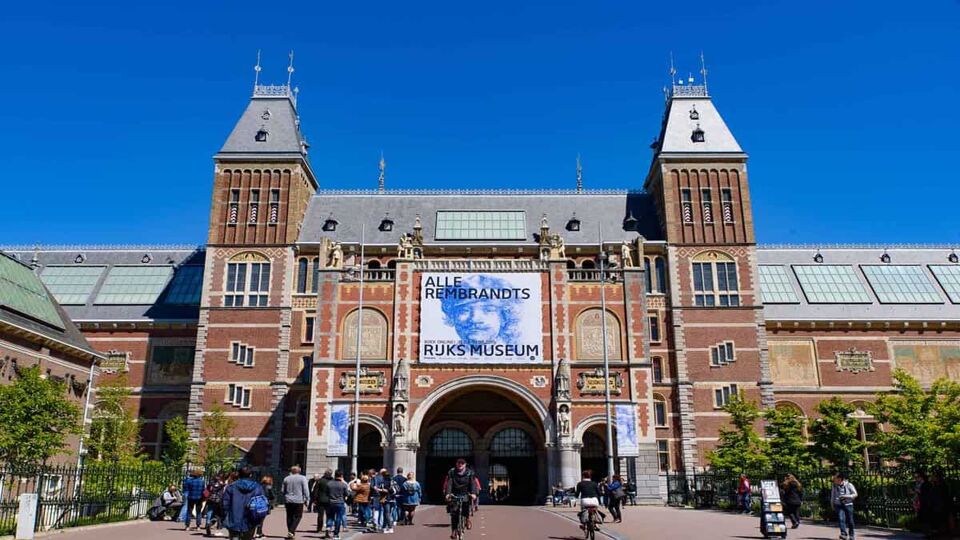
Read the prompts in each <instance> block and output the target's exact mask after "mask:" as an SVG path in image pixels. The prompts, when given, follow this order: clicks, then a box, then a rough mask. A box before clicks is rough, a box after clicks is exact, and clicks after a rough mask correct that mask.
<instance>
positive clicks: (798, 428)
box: [763, 407, 812, 473]
mask: <svg viewBox="0 0 960 540" xmlns="http://www.w3.org/2000/svg"><path fill="white" fill-rule="evenodd" d="M763 418H764V420H766V422H767V424H766V433H767V447H768V450H767V456H768V457H769V458H770V464H771V465H773V467H774V468H775V469H777V470H779V471H784V472H794V473H795V472H796V471H799V470H802V469H805V468H807V467H810V466H811V465H812V460H811V457H810V449H809V448H807V442H806V437H804V433H803V424H804V422H805V419H804V417H803V415H802V414H800V413H799V412H798V411H797V410H796V409H794V408H792V407H791V408H774V409H768V410H766V411H764V412H763Z"/></svg>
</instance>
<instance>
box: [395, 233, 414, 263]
mask: <svg viewBox="0 0 960 540" xmlns="http://www.w3.org/2000/svg"><path fill="white" fill-rule="evenodd" d="M397 257H400V258H401V259H412V258H413V239H412V238H410V235H409V234H402V235H400V245H399V247H398V248H397Z"/></svg>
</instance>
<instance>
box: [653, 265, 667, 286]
mask: <svg viewBox="0 0 960 540" xmlns="http://www.w3.org/2000/svg"><path fill="white" fill-rule="evenodd" d="M655 267H656V271H657V292H662V293H665V292H667V263H666V262H665V261H664V260H663V257H657V258H656V259H655Z"/></svg>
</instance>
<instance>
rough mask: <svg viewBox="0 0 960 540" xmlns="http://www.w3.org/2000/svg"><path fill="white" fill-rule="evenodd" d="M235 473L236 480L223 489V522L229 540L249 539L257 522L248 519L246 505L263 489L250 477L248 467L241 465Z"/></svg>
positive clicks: (255, 529) (254, 530)
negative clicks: (228, 534)
mask: <svg viewBox="0 0 960 540" xmlns="http://www.w3.org/2000/svg"><path fill="white" fill-rule="evenodd" d="M237 474H238V477H239V478H238V479H237V481H236V482H234V483H232V484H230V485H229V486H227V488H226V489H225V490H224V491H223V513H224V520H223V522H224V525H226V527H227V530H228V531H229V532H230V540H251V539H252V538H253V534H254V533H255V532H256V531H257V525H258V524H257V523H254V522H252V521H251V520H250V516H249V514H248V512H247V506H248V505H249V504H250V499H252V498H254V497H256V496H257V495H260V496H263V489H262V488H261V487H260V484H259V483H258V482H255V481H253V480H251V479H250V476H251V472H250V467H243V468H242V469H240V471H239V472H238V473H237Z"/></svg>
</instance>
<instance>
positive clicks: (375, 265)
mask: <svg viewBox="0 0 960 540" xmlns="http://www.w3.org/2000/svg"><path fill="white" fill-rule="evenodd" d="M367 268H369V269H370V270H379V269H380V261H378V260H377V259H370V260H369V261H367Z"/></svg>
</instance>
